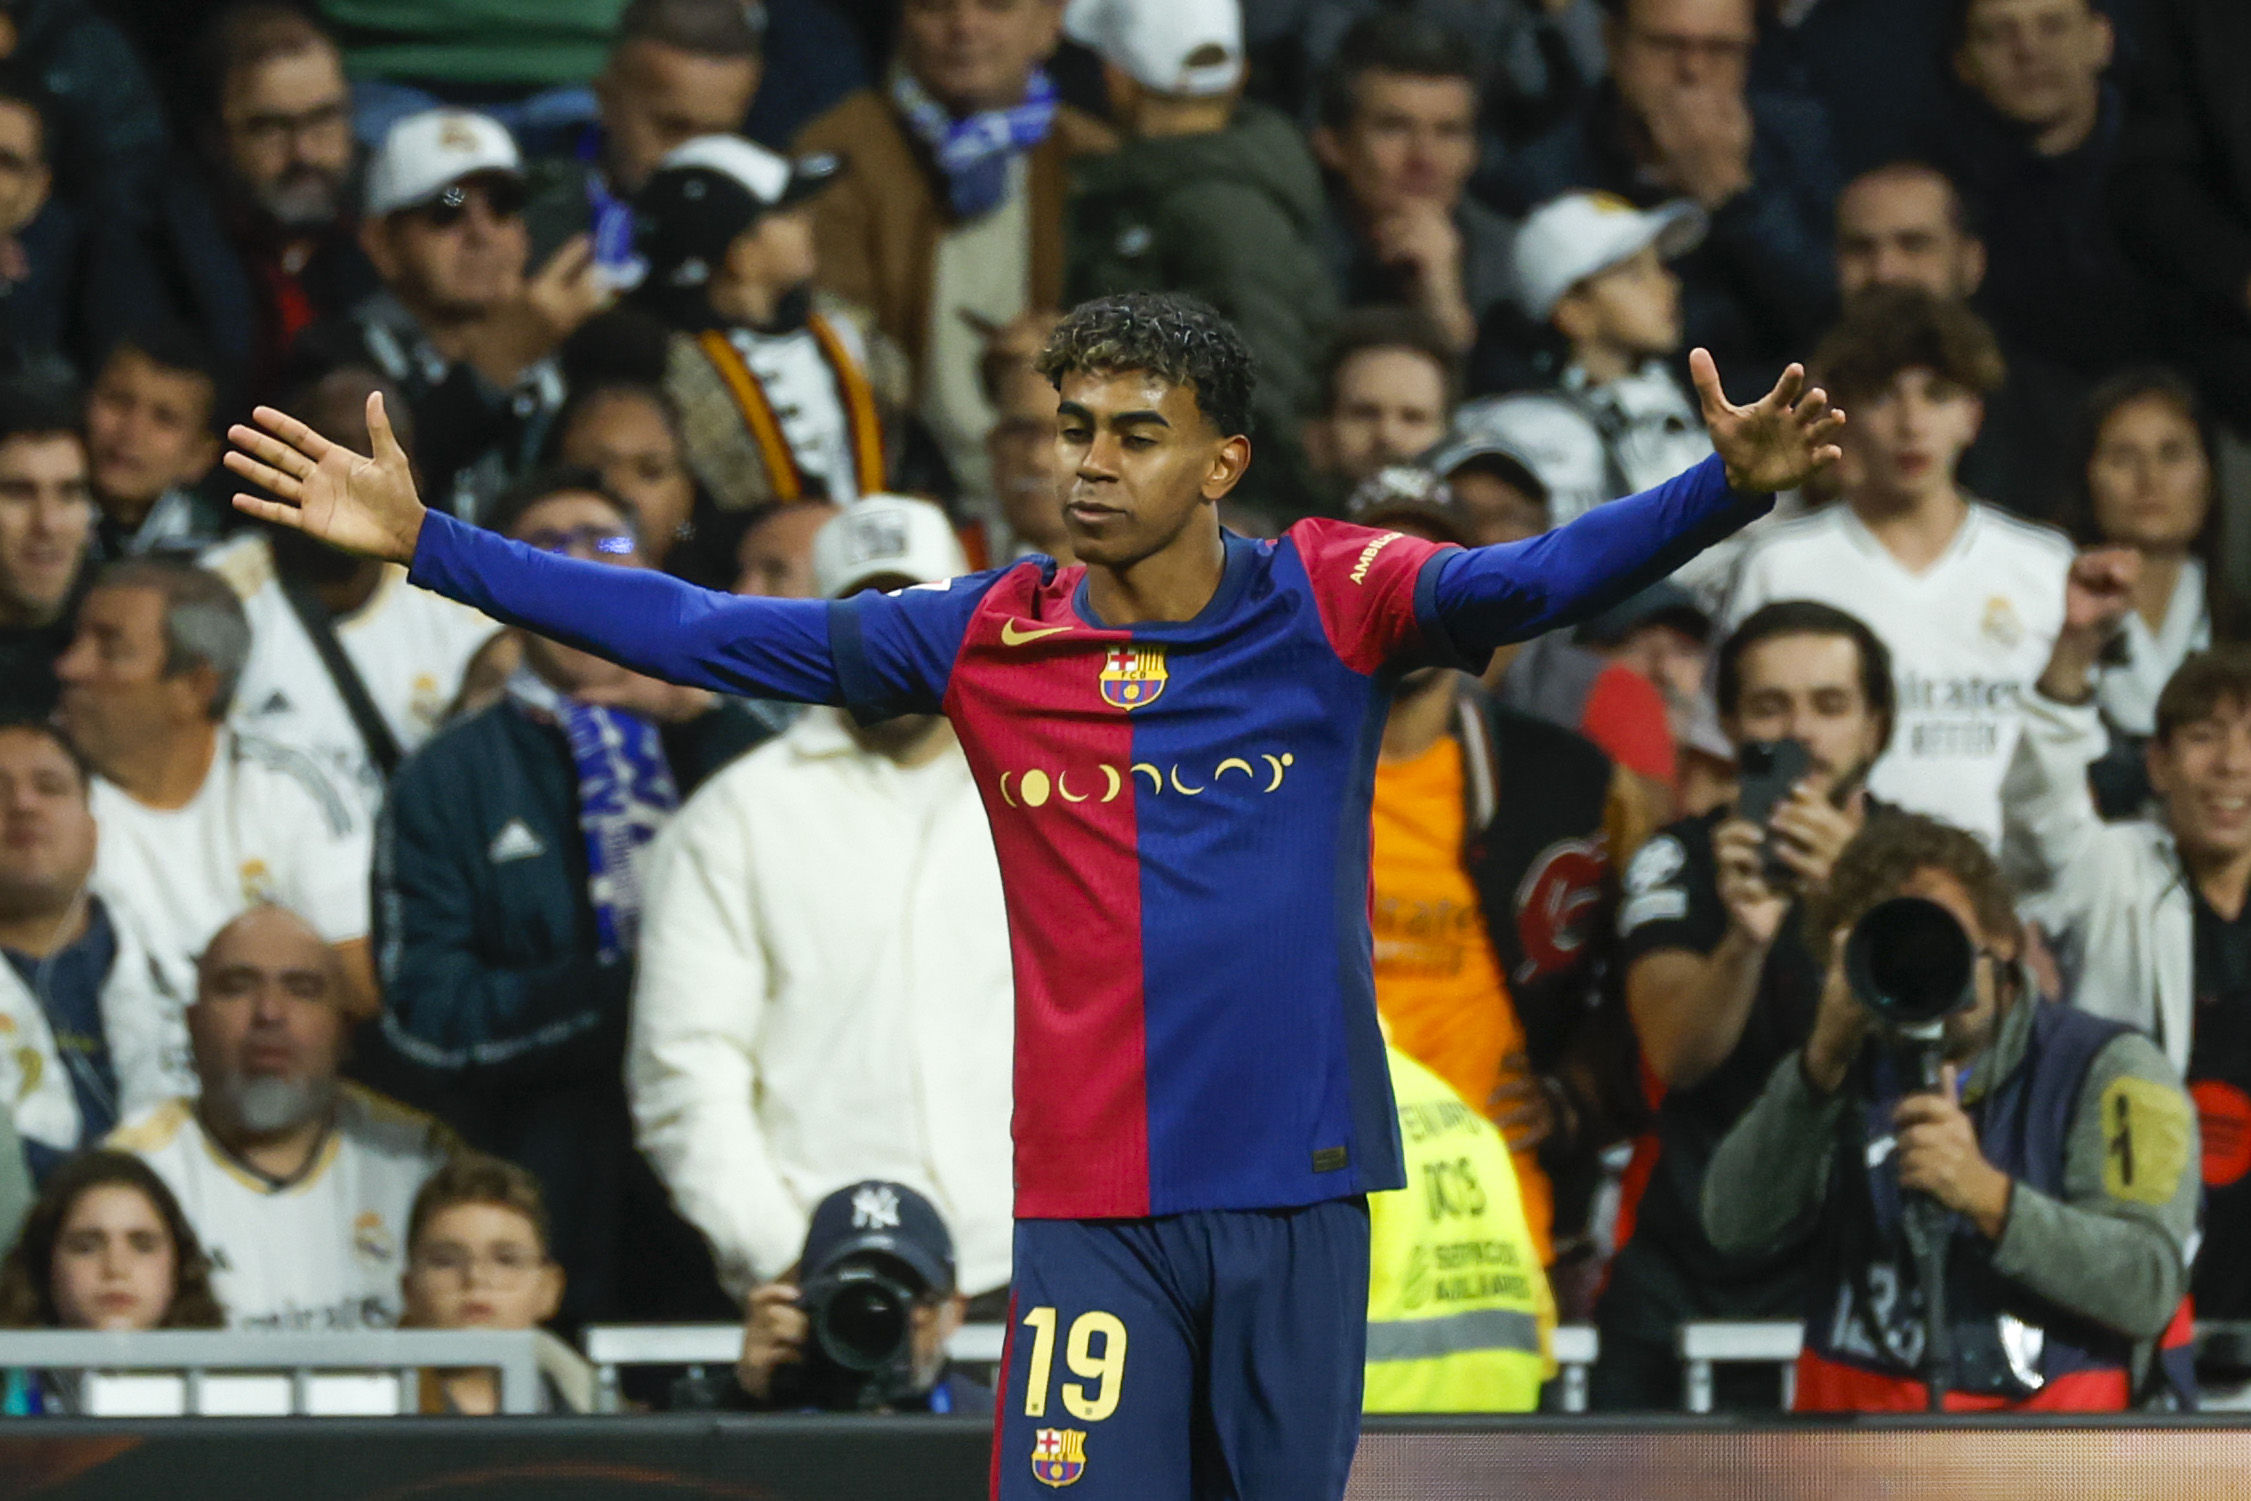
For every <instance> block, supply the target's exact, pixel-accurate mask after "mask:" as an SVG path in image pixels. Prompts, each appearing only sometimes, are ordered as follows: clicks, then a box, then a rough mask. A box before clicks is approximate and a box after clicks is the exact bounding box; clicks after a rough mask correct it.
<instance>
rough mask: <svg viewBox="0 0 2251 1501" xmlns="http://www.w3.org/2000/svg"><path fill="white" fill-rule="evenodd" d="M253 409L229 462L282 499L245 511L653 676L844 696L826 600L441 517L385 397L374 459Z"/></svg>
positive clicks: (718, 686)
mask: <svg viewBox="0 0 2251 1501" xmlns="http://www.w3.org/2000/svg"><path fill="white" fill-rule="evenodd" d="M255 415H256V418H257V422H258V426H257V427H256V428H252V427H245V426H239V425H238V426H236V427H234V428H232V429H230V430H229V431H228V434H227V436H228V438H229V439H230V440H231V441H232V442H233V443H234V444H235V450H234V451H232V452H230V453H228V454H227V456H226V463H227V467H228V468H229V469H231V470H233V471H234V472H235V473H236V474H237V475H240V476H241V477H242V478H244V479H246V480H250V481H251V482H253V483H255V484H258V485H261V486H263V487H264V488H265V489H267V490H269V491H271V492H272V493H273V494H274V495H275V496H277V497H279V498H278V499H276V500H261V499H259V498H257V497H256V496H251V495H237V496H235V498H234V503H235V508H236V509H237V510H240V511H242V512H244V513H245V514H247V515H251V516H255V517H258V518H259V519H260V520H263V521H270V522H272V523H273V524H274V525H276V526H285V527H288V528H290V529H292V530H294V531H300V532H303V533H305V534H306V535H307V536H309V537H316V538H318V539H319V540H321V541H323V542H326V543H328V544H329V545H330V546H332V547H337V548H341V549H343V550H344V551H346V552H354V553H359V554H362V555H363V556H367V557H373V558H381V559H384V560H386V561H389V562H394V563H406V564H409V565H411V568H412V572H411V574H410V575H409V577H410V578H411V579H412V580H413V581H414V582H415V583H417V584H420V585H421V586H423V587H424V588H426V589H433V590H436V591H437V592H438V593H440V594H444V595H447V596H449V597H451V598H453V599H457V600H460V601H461V602H462V603H464V604H467V605H473V606H475V607H476V608H477V609H479V610H482V611H484V612H485V613H486V614H487V615H490V616H492V617H493V618H494V619H496V620H503V621H506V622H508V623H509V624H511V625H520V626H524V627H526V628H527V629H530V630H534V631H537V632H539V633H540V634H541V635H544V636H551V637H553V638H554V639H556V640H558V641H562V642H565V643H567V644H569V645H572V646H577V647H582V648H584V649H586V650H588V651H592V652H596V653H598V654H600V655H602V656H605V657H608V658H609V659H611V660H612V661H615V662H620V663H623V664H624V665H625V666H628V667H631V668H633V669H635V670H636V671H639V672H644V673H647V674H649V675H650V676H652V677H660V678H667V679H670V680H671V681H673V682H677V683H689V684H692V685H694V686H696V687H700V688H711V689H715V690H717V691H719V692H723V693H741V694H750V695H755V696H759V697H766V698H789V699H799V700H803V701H807V702H813V703H838V702H841V700H842V691H843V690H842V689H841V687H840V686H839V684H838V682H837V677H836V666H835V661H834V658H833V656H832V654H831V653H830V650H829V634H828V605H827V603H826V602H825V601H821V600H780V599H745V598H740V597H738V596H736V595H732V594H719V593H714V592H713V591H711V590H707V589H698V588H696V587H694V586H693V585H690V584H684V583H682V582H681V581H680V580H678V579H675V578H671V577H669V576H667V575H665V574H661V573H658V572H656V571H655V570H654V569H648V568H621V567H618V566H616V565H614V564H607V563H593V562H587V561H583V560H579V559H573V558H565V557H560V556H557V555H554V554H551V553H544V552H540V551H538V550H537V549H535V548H532V547H528V546H526V545H524V544H523V543H521V542H511V541H509V540H508V539H506V538H504V537H498V536H495V535H493V534H492V533H490V532H486V531H482V530H479V529H478V528H476V527H473V526H469V525H466V524H464V523H462V522H459V521H456V520H454V519H453V518H452V517H450V516H446V515H443V514H439V513H434V512H432V511H430V510H428V509H427V508H425V507H424V506H423V504H422V501H421V498H420V497H419V496H417V495H416V493H415V488H414V475H413V472H412V469H411V467H410V466H409V465H408V462H407V457H406V452H405V450H404V449H402V448H401V447H400V446H399V443H398V439H397V438H396V437H395V436H394V435H393V434H392V432H391V424H390V421H389V419H388V418H387V417H386V416H385V414H384V411H383V398H382V396H381V395H380V394H379V393H378V394H374V395H370V396H369V397H368V399H367V426H368V432H369V434H370V436H371V437H372V439H373V443H372V446H373V448H374V450H375V451H374V453H373V455H372V456H370V455H364V454H357V453H354V452H352V451H351V450H350V449H348V448H346V447H344V446H343V445H342V444H339V443H332V442H330V441H329V440H328V439H326V438H324V437H322V436H321V435H320V434H319V433H316V432H314V431H313V430H312V429H311V428H309V427H307V426H306V425H305V424H304V423H302V422H299V421H298V420H297V419H296V418H294V417H291V416H289V415H287V414H286V413H283V412H278V411H276V410H274V409H273V408H272V407H260V408H258V410H257V412H256V414H255ZM260 429H263V431H261V430H260Z"/></svg>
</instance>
